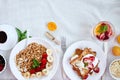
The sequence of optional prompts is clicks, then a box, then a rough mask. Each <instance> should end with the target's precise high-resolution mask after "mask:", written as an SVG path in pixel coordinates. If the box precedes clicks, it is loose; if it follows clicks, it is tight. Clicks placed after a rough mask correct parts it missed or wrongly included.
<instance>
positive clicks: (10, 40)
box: [0, 24, 18, 50]
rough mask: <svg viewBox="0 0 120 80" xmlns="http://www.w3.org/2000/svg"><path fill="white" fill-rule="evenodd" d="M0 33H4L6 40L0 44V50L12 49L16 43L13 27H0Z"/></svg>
mask: <svg viewBox="0 0 120 80" xmlns="http://www.w3.org/2000/svg"><path fill="white" fill-rule="evenodd" d="M0 31H4V32H5V33H6V35H7V40H6V42H5V43H0V50H9V49H11V48H13V47H14V46H15V45H16V43H17V42H18V35H17V32H16V29H15V27H13V26H11V25H6V24H3V25H0Z"/></svg>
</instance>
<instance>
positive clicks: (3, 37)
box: [0, 31, 7, 43]
mask: <svg viewBox="0 0 120 80" xmlns="http://www.w3.org/2000/svg"><path fill="white" fill-rule="evenodd" d="M6 40H7V35H6V33H5V32H4V31H0V43H5V42H6Z"/></svg>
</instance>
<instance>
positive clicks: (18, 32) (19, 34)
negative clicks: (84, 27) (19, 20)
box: [16, 28, 22, 42]
mask: <svg viewBox="0 0 120 80" xmlns="http://www.w3.org/2000/svg"><path fill="white" fill-rule="evenodd" d="M16 32H17V35H18V42H19V41H21V36H22V31H21V30H20V29H18V28H16Z"/></svg>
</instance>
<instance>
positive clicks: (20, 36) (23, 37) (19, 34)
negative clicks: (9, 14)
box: [16, 28, 32, 42]
mask: <svg viewBox="0 0 120 80" xmlns="http://www.w3.org/2000/svg"><path fill="white" fill-rule="evenodd" d="M16 32H17V34H18V42H19V41H21V40H23V39H25V38H27V30H25V31H24V32H23V33H22V31H21V30H20V29H18V28H16ZM29 37H30V38H31V37H32V36H29Z"/></svg>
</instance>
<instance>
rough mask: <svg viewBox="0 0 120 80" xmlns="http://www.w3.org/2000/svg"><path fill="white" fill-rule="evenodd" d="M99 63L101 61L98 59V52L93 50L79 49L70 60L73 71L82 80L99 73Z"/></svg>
mask: <svg viewBox="0 0 120 80" xmlns="http://www.w3.org/2000/svg"><path fill="white" fill-rule="evenodd" d="M99 62H100V60H99V59H98V58H97V57H96V52H95V51H92V49H91V48H84V49H80V48H77V49H76V50H75V52H74V54H73V56H72V57H71V59H70V64H71V65H72V68H73V70H74V71H76V73H77V74H78V75H79V76H80V77H81V78H82V79H87V78H88V76H89V75H92V74H93V73H94V72H95V73H99V71H100V69H99V67H98V65H99Z"/></svg>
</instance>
